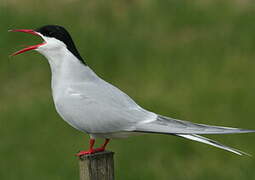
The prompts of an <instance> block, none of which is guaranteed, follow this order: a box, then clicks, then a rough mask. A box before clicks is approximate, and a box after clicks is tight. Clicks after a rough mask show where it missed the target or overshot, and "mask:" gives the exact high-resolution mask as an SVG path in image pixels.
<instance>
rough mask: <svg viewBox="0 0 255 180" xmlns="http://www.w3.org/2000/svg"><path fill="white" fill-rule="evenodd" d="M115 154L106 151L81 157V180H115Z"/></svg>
mask: <svg viewBox="0 0 255 180" xmlns="http://www.w3.org/2000/svg"><path fill="white" fill-rule="evenodd" d="M113 154H114V153H113V152H110V151H104V152H98V153H95V154H89V155H83V156H80V157H79V166H80V180H114V161H113Z"/></svg>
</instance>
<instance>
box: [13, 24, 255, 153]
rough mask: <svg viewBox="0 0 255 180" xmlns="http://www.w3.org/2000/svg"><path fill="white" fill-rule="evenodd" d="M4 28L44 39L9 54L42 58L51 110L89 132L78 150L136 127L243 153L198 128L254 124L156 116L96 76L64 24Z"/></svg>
mask: <svg viewBox="0 0 255 180" xmlns="http://www.w3.org/2000/svg"><path fill="white" fill-rule="evenodd" d="M10 31H13V32H24V33H29V34H33V35H36V36H39V37H41V38H42V40H43V41H44V42H43V43H41V44H37V45H33V46H28V47H26V48H24V49H22V50H20V51H18V52H16V53H14V54H12V55H17V54H21V53H23V52H26V51H29V50H36V51H38V52H39V53H41V54H42V55H44V56H45V57H46V58H47V59H48V62H49V64H50V68H51V73H52V78H51V87H52V95H53V100H54V104H55V107H56V110H57V112H58V113H59V115H60V116H61V117H62V118H63V119H64V120H65V121H66V122H67V123H68V124H70V125H71V126H73V127H74V128H76V129H78V130H80V131H82V132H85V133H87V134H89V136H90V147H89V150H87V151H80V152H79V153H78V154H77V155H78V156H81V155H84V154H92V153H96V152H99V151H104V150H105V147H106V145H107V144H108V142H109V140H110V139H113V138H122V137H128V136H130V135H133V134H138V133H141V134H144V133H159V134H169V135H175V136H179V137H183V138H187V139H190V140H194V141H198V142H202V143H205V144H209V145H212V146H215V147H218V148H221V149H224V150H227V151H230V152H233V153H236V154H238V155H243V154H246V155H247V153H244V152H242V151H239V150H237V149H234V148H231V147H227V146H225V145H223V144H220V143H218V142H216V141H213V140H211V139H208V138H205V137H203V136H200V134H231V133H250V132H255V130H247V129H239V128H230V127H221V126H210V125H205V124H196V123H191V122H188V121H183V120H178V119H173V118H170V117H166V116H162V115H159V114H156V113H154V112H150V111H148V110H146V109H144V108H142V107H141V106H139V105H138V104H137V103H136V102H135V101H134V100H132V99H131V98H130V97H129V96H128V95H126V94H125V93H124V92H122V91H121V90H120V89H118V88H116V87H115V86H113V85H111V84H110V83H108V82H106V81H104V80H103V79H101V78H100V77H98V76H97V75H96V74H95V72H94V71H93V70H92V69H90V68H89V66H88V65H87V63H86V62H85V61H84V59H83V58H82V57H81V56H80V54H79V52H78V50H77V49H76V47H75V44H74V42H73V40H72V38H71V36H70V34H69V33H68V31H67V30H66V29H65V28H64V27H61V26H58V25H46V26H43V27H40V28H38V29H35V30H32V29H16V30H10ZM96 138H104V139H105V142H104V144H103V145H102V146H101V147H99V148H94V143H95V139H96Z"/></svg>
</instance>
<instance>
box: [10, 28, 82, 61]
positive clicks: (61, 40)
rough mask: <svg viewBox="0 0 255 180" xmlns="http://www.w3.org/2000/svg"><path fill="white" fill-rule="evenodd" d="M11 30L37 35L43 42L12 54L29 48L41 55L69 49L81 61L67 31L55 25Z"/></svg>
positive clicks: (16, 53)
mask: <svg viewBox="0 0 255 180" xmlns="http://www.w3.org/2000/svg"><path fill="white" fill-rule="evenodd" d="M10 31H11V32H24V33H29V34H32V35H35V36H39V37H41V38H42V40H43V41H44V42H43V43H40V44H36V45H32V46H28V47H26V48H24V49H21V50H19V51H17V52H15V53H13V54H12V56H15V55H18V54H21V53H24V52H26V51H30V50H36V51H38V52H40V53H41V54H43V55H46V56H47V55H48V56H49V55H51V54H60V53H61V51H62V50H66V49H67V50H69V51H70V52H71V53H72V54H73V55H74V56H76V58H78V59H79V60H81V61H83V59H82V57H81V56H80V54H79V52H78V51H77V49H76V47H75V44H74V42H73V40H72V38H71V36H70V34H69V33H68V31H67V30H66V29H65V28H64V27H62V26H57V25H46V26H43V27H40V28H37V29H35V30H33V29H14V30H10Z"/></svg>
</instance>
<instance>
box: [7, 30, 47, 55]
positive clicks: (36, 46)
mask: <svg viewBox="0 0 255 180" xmlns="http://www.w3.org/2000/svg"><path fill="white" fill-rule="evenodd" d="M9 32H24V33H28V34H33V35H35V36H40V34H39V33H38V32H36V31H34V30H32V29H14V30H9ZM40 37H41V36H40ZM44 44H46V43H41V44H37V45H33V46H28V47H26V48H24V49H21V50H19V51H17V52H15V53H13V54H12V55H11V56H15V55H18V54H21V53H23V52H26V51H30V50H34V49H37V48H38V47H40V46H42V45H44Z"/></svg>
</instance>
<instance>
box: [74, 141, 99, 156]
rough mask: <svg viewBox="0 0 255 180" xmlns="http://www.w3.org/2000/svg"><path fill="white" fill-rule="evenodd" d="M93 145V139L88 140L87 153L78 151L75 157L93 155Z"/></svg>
mask: <svg viewBox="0 0 255 180" xmlns="http://www.w3.org/2000/svg"><path fill="white" fill-rule="evenodd" d="M94 144H95V139H90V140H89V150H88V151H80V152H79V153H77V154H76V156H81V155H84V154H93V153H95V152H96V151H95V149H93V147H94Z"/></svg>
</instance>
